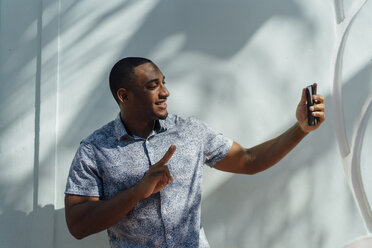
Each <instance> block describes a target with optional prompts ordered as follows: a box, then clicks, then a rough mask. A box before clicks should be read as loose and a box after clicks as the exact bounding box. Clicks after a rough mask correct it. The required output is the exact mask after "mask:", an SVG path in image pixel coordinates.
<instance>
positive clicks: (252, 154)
mask: <svg viewBox="0 0 372 248" xmlns="http://www.w3.org/2000/svg"><path fill="white" fill-rule="evenodd" d="M314 86H315V89H316V88H317V85H316V84H314ZM313 99H314V100H315V103H316V104H315V105H314V106H312V107H311V108H310V111H313V112H312V115H313V116H315V117H318V122H317V125H316V126H309V125H308V122H307V105H306V91H305V89H303V90H302V96H301V100H300V103H299V104H298V106H297V110H296V117H297V123H296V124H294V125H293V126H292V127H291V128H289V129H288V130H287V131H286V132H284V133H283V134H281V135H280V136H278V137H276V138H274V139H271V140H268V141H266V142H264V143H262V144H259V145H257V146H254V147H252V148H249V149H246V148H243V147H242V146H240V145H239V144H238V143H236V142H234V143H233V145H232V147H231V149H230V151H229V153H228V154H227V156H226V157H225V158H224V159H222V160H221V161H220V162H218V163H217V164H216V165H215V168H216V169H218V170H222V171H228V172H233V173H242V174H255V173H258V172H261V171H264V170H266V169H268V168H270V167H271V166H273V165H274V164H276V163H277V162H279V161H280V160H281V159H282V158H283V157H284V156H285V155H287V154H288V153H289V152H290V151H291V150H292V149H293V148H294V147H295V146H296V145H297V144H298V143H299V142H300V141H301V140H302V139H303V138H304V137H305V136H306V135H307V134H308V133H309V132H311V131H313V130H315V129H317V128H318V127H319V126H320V125H321V124H322V123H323V121H324V120H325V114H324V108H325V107H324V97H323V96H321V95H314V96H313Z"/></svg>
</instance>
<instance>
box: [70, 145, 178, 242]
mask: <svg viewBox="0 0 372 248" xmlns="http://www.w3.org/2000/svg"><path fill="white" fill-rule="evenodd" d="M175 150H176V147H175V146H174V145H171V147H170V148H169V149H168V151H167V152H166V153H165V155H164V157H163V158H162V159H161V160H160V161H159V162H157V163H156V164H154V165H152V166H151V167H150V169H149V171H148V172H147V173H146V175H145V176H144V177H143V179H142V180H141V181H140V182H139V183H138V184H137V185H136V186H134V187H133V188H130V189H127V190H124V191H122V192H120V193H119V194H118V195H116V196H115V197H113V198H111V199H109V200H100V199H99V198H98V197H87V196H77V195H69V194H66V196H65V215H66V222H67V226H68V229H69V231H70V233H71V234H72V235H73V236H74V237H75V238H77V239H82V238H84V237H86V236H88V235H90V234H93V233H97V232H100V231H102V230H105V229H107V228H109V227H111V226H113V225H114V224H116V223H117V222H118V221H119V220H120V219H121V218H123V217H124V216H125V215H126V214H127V213H128V212H129V211H130V210H132V209H133V208H134V206H135V205H136V204H137V203H138V202H139V201H140V200H141V199H143V198H147V197H149V196H150V195H152V194H154V193H157V192H159V191H160V190H161V189H163V188H164V187H165V186H166V185H168V184H169V183H171V182H172V181H173V178H172V176H171V175H170V173H169V170H168V167H167V166H166V163H167V162H168V161H169V159H170V158H171V157H172V155H173V153H174V152H175Z"/></svg>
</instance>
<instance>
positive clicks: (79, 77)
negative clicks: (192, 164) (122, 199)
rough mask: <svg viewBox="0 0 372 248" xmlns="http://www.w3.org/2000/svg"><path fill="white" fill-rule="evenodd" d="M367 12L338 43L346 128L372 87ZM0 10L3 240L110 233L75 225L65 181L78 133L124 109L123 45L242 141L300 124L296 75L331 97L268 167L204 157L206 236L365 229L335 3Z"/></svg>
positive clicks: (329, 235)
mask: <svg viewBox="0 0 372 248" xmlns="http://www.w3.org/2000/svg"><path fill="white" fill-rule="evenodd" d="M349 5H350V1H346V2H345V8H347V7H348V6H349ZM371 11H372V3H371V1H368V2H367V4H366V5H365V6H364V8H363V9H362V11H361V12H360V14H359V15H358V17H357V18H356V20H355V22H354V24H353V26H352V29H351V32H350V36H349V40H348V43H347V45H346V49H345V55H344V67H343V68H344V72H343V78H344V80H343V94H344V99H345V102H344V110H345V123H346V128H347V132H348V137H349V139H351V137H352V135H353V133H352V132H353V127H354V125H355V121H356V118H357V115H358V113H359V111H360V108H361V106H362V104H363V102H364V100H365V98H366V97H367V95H368V93H369V92H371V90H372V78H371V74H372V68H371V63H370V60H371V58H372V46H371V45H370V44H371V43H372V31H371V26H370V23H371V21H372V16H371V15H370V13H371ZM0 18H1V19H0V37H1V43H0V61H1V62H0V63H1V74H0V78H1V84H0V168H1V170H0V171H1V173H0V199H1V200H0V247H12V248H13V247H48V248H49V247H107V246H108V243H107V237H106V233H105V232H102V233H100V234H97V235H93V236H91V237H89V238H87V239H84V240H82V241H76V240H74V239H73V238H72V237H71V236H70V235H69V233H68V231H67V228H66V224H65V220H64V209H63V207H64V204H63V197H64V195H63V191H64V187H65V182H66V177H67V173H68V169H69V166H70V163H71V160H72V158H73V156H74V153H75V151H76V149H77V147H78V144H79V142H80V140H81V139H83V138H84V137H86V136H87V135H89V134H90V133H91V132H92V131H93V130H95V129H97V128H99V127H100V126H102V125H104V124H105V123H106V122H108V121H110V120H111V119H113V118H114V117H115V116H116V114H117V113H118V111H119V110H118V108H117V106H116V103H115V102H114V100H113V99H112V97H111V93H110V90H109V87H108V73H109V71H110V69H111V67H112V65H113V64H114V63H115V62H116V61H117V60H118V59H120V58H122V57H126V56H145V57H149V58H150V59H152V60H153V61H155V62H156V63H157V64H158V65H159V67H160V68H161V70H162V71H163V73H164V74H165V75H166V78H167V83H168V88H169V90H170V92H171V97H170V98H169V110H170V112H171V113H178V114H181V115H185V116H190V115H193V116H196V117H198V118H200V119H203V120H205V121H207V122H208V123H209V124H210V125H212V126H213V127H215V128H216V129H218V130H220V131H222V132H223V133H225V134H226V136H228V137H231V138H233V139H234V140H236V141H238V142H239V143H241V144H242V145H244V146H248V147H249V146H253V145H256V144H257V143H259V142H262V141H265V140H266V139H269V138H272V137H274V136H275V135H278V134H279V133H281V132H283V131H285V130H286V129H287V128H288V127H290V126H291V125H292V124H294V123H295V108H296V105H297V103H298V101H299V98H300V94H301V89H302V87H304V86H306V85H308V84H310V83H312V82H315V81H316V82H318V84H319V91H320V92H321V93H322V94H323V95H324V96H325V97H326V103H327V104H328V108H327V117H328V119H327V121H326V122H325V123H324V125H323V126H322V127H321V128H320V129H319V130H317V131H316V132H314V133H312V134H311V135H309V136H308V137H306V139H305V140H304V141H303V142H302V143H301V144H300V145H299V146H298V147H296V148H295V150H294V151H293V152H291V153H290V154H289V155H288V156H287V157H286V158H285V159H284V160H282V161H281V162H280V163H279V164H278V165H277V166H275V167H274V168H272V169H270V170H268V171H266V172H263V173H260V174H258V175H254V176H242V175H232V174H226V173H221V172H217V171H215V170H212V169H209V168H206V169H205V177H204V186H203V187H204V195H203V199H204V200H203V205H202V210H203V211H202V219H203V223H204V226H205V229H206V233H207V237H208V239H209V241H210V244H211V246H212V247H232V248H233V247H265V248H266V247H270V248H271V247H304V248H306V247H309V248H310V247H340V246H342V245H343V244H345V243H347V242H348V241H350V240H352V239H354V238H356V237H358V236H361V235H364V234H365V233H364V229H363V224H362V222H361V219H360V217H359V214H358V210H357V208H356V206H355V204H354V202H353V199H352V196H351V194H350V191H349V189H348V188H347V185H346V181H345V179H344V174H343V169H342V164H341V159H340V155H339V151H338V147H337V144H336V140H335V133H334V131H333V128H332V126H333V124H332V122H333V120H332V111H331V106H330V102H331V101H330V97H331V96H330V82H329V81H330V78H331V70H332V68H331V67H330V62H331V58H332V52H333V49H334V43H335V41H334V36H335V35H334V32H335V17H334V10H333V2H331V1H322V0H314V1H305V0H283V1H276V0H269V1H258V0H256V1H254V0H250V1H244V0H233V1H224V0H215V1H208V0H203V1H180V0H179V1H175V0H168V1H167V0H163V1H160V0H157V1H156V0H152V1H148V0H132V1H119V0H112V1H99V0H85V1H83V0H81V1H73V0H64V1H59V0H44V1H42V0H32V1H31V0H16V1H14V0H1V1H0ZM371 132H372V121H370V122H369V126H368V128H367V133H366V139H365V144H364V146H363V151H362V165H363V169H364V170H366V173H367V174H368V173H369V174H368V175H370V173H371V172H368V165H369V167H370V164H371V159H370V155H369V154H368V151H370V150H371V148H372V143H371V138H370V137H371ZM366 181H367V180H366ZM368 186H369V187H368ZM367 187H368V188H371V187H370V184H368V182H367ZM367 191H368V192H367V193H368V195H371V197H370V198H372V192H371V190H367Z"/></svg>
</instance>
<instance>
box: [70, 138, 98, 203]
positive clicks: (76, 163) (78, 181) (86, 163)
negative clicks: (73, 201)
mask: <svg viewBox="0 0 372 248" xmlns="http://www.w3.org/2000/svg"><path fill="white" fill-rule="evenodd" d="M102 192H103V191H102V180H101V177H100V173H99V170H98V168H97V163H96V160H95V156H94V152H93V149H92V147H91V146H90V145H89V144H86V143H81V144H80V147H79V149H78V150H77V152H76V154H75V157H74V159H73V161H72V164H71V168H70V172H69V175H68V178H67V184H66V190H65V194H73V195H82V196H94V197H102V196H103V194H102Z"/></svg>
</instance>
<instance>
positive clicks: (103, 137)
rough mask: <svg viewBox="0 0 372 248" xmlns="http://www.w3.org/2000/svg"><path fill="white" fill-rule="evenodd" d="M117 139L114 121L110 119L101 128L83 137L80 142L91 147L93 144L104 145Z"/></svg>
mask: <svg viewBox="0 0 372 248" xmlns="http://www.w3.org/2000/svg"><path fill="white" fill-rule="evenodd" d="M115 139H116V136H115V125H114V121H110V122H109V123H107V124H105V125H104V126H102V127H101V128H99V129H97V130H95V131H94V132H93V133H92V134H90V135H89V136H88V137H86V138H85V139H83V140H82V141H81V142H80V144H81V146H86V147H88V148H89V149H90V148H91V147H92V146H102V145H107V144H109V143H112V142H113V141H114V140H115Z"/></svg>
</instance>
